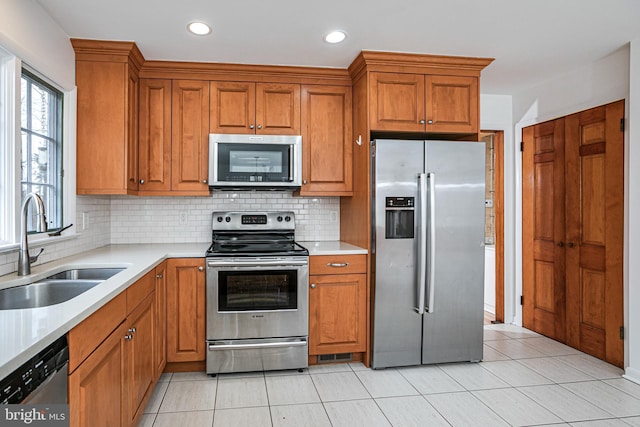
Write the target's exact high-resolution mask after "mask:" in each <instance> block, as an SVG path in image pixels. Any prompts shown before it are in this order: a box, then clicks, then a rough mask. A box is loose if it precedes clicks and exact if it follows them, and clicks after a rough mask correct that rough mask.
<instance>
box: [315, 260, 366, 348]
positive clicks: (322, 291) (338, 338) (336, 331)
mask: <svg viewBox="0 0 640 427" xmlns="http://www.w3.org/2000/svg"><path fill="white" fill-rule="evenodd" d="M309 271H310V275H309V284H310V285H309V286H310V289H309V355H310V356H314V355H321V354H338V353H363V352H365V351H366V349H367V334H366V331H367V309H366V306H367V280H366V278H367V275H366V255H347V256H344V255H342V256H332V255H321V256H312V257H310V261H309Z"/></svg>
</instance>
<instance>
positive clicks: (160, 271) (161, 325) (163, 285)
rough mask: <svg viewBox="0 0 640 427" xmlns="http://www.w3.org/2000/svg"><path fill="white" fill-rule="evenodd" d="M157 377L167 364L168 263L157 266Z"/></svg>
mask: <svg viewBox="0 0 640 427" xmlns="http://www.w3.org/2000/svg"><path fill="white" fill-rule="evenodd" d="M155 273H156V300H155V305H156V306H155V314H156V319H155V322H156V323H155V366H156V370H155V378H159V377H160V375H162V371H164V367H165V365H166V364H167V263H166V262H163V263H162V264H160V265H159V266H157V267H156V271H155Z"/></svg>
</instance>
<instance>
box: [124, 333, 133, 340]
mask: <svg viewBox="0 0 640 427" xmlns="http://www.w3.org/2000/svg"><path fill="white" fill-rule="evenodd" d="M124 339H125V340H127V341H131V340H132V339H133V335H131V334H127V335H125V336H124Z"/></svg>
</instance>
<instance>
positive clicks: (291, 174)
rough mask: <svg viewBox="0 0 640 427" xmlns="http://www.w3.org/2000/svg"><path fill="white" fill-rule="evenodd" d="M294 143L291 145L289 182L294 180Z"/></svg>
mask: <svg viewBox="0 0 640 427" xmlns="http://www.w3.org/2000/svg"><path fill="white" fill-rule="evenodd" d="M293 153H294V150H293V144H291V145H289V182H293V175H294V173H293V165H294V163H295V162H294V161H293Z"/></svg>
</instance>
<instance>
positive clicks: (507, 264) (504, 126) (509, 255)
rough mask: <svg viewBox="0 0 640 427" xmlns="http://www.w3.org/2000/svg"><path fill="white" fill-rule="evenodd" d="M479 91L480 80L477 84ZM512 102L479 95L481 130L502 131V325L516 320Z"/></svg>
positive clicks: (514, 148)
mask: <svg viewBox="0 0 640 427" xmlns="http://www.w3.org/2000/svg"><path fill="white" fill-rule="evenodd" d="M480 87H482V80H481V81H480ZM512 108H513V107H512V99H511V96H509V95H485V94H482V95H480V128H481V129H482V130H502V131H504V182H503V185H504V243H505V245H504V248H505V251H504V285H505V289H504V321H505V323H513V320H514V316H515V301H516V300H515V298H516V297H515V293H514V290H515V288H514V285H513V284H514V281H515V266H516V259H515V257H514V251H513V247H515V245H516V242H515V236H514V230H515V223H514V220H515V214H514V209H515V187H514V182H513V179H511V177H512V176H514V174H515V163H514V162H515V160H514V159H516V153H519V151H518V150H517V149H516V146H517V144H516V142H515V141H514V138H513V119H512V114H511V112H512Z"/></svg>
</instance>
